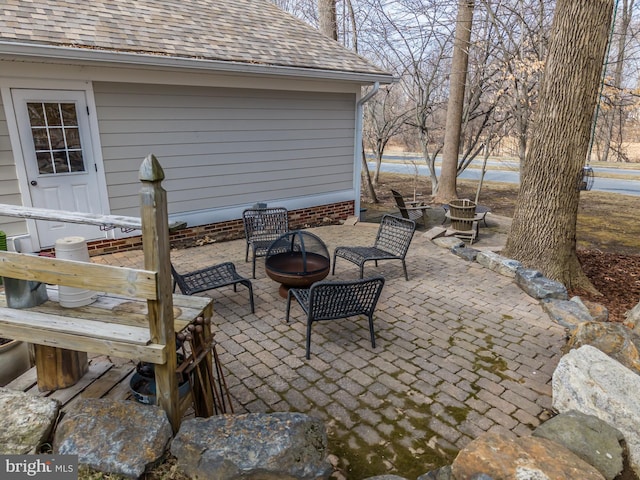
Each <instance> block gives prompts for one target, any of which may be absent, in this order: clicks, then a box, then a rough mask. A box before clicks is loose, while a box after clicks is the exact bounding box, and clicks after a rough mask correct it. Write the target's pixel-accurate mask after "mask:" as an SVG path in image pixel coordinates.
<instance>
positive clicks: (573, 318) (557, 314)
mask: <svg viewBox="0 0 640 480" xmlns="http://www.w3.org/2000/svg"><path fill="white" fill-rule="evenodd" d="M540 303H541V305H542V309H543V310H544V311H545V312H547V314H548V315H549V317H550V318H551V320H553V321H554V322H556V323H557V324H558V325H560V326H562V327H564V328H566V329H568V330H569V331H570V332H572V331H574V330H575V329H576V328H578V325H580V324H581V323H584V322H591V321H593V317H592V316H591V312H590V311H589V309H588V308H587V307H586V306H585V305H584V304H583V303H582V302H576V301H573V300H559V299H557V298H545V299H544V300H542V301H541V302H540Z"/></svg>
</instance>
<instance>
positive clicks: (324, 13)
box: [318, 0, 338, 40]
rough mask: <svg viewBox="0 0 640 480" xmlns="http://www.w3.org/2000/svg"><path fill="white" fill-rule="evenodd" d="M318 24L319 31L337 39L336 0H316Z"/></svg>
mask: <svg viewBox="0 0 640 480" xmlns="http://www.w3.org/2000/svg"><path fill="white" fill-rule="evenodd" d="M318 24H319V27H320V32H322V33H323V34H324V35H326V36H327V37H329V38H333V39H334V40H338V25H337V19H336V0H318Z"/></svg>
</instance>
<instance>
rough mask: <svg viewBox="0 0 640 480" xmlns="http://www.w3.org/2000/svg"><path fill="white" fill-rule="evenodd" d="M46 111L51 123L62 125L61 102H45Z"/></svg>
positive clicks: (48, 121)
mask: <svg viewBox="0 0 640 480" xmlns="http://www.w3.org/2000/svg"><path fill="white" fill-rule="evenodd" d="M44 113H45V115H46V116H47V123H48V124H49V125H61V124H62V118H61V117H60V104H59V103H45V104H44Z"/></svg>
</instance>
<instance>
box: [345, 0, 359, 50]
mask: <svg viewBox="0 0 640 480" xmlns="http://www.w3.org/2000/svg"><path fill="white" fill-rule="evenodd" d="M346 2H347V8H348V9H349V21H350V22H351V32H352V36H351V41H352V42H353V51H354V52H356V53H358V24H357V22H356V14H355V12H354V11H353V4H352V3H351V0H346Z"/></svg>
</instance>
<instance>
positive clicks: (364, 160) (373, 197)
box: [362, 144, 380, 203]
mask: <svg viewBox="0 0 640 480" xmlns="http://www.w3.org/2000/svg"><path fill="white" fill-rule="evenodd" d="M362 176H363V177H364V181H365V182H364V183H365V188H366V189H367V195H369V198H370V199H371V203H380V201H379V200H378V197H377V196H376V190H375V188H373V185H372V184H371V174H370V173H369V165H367V154H366V153H364V144H363V145H362Z"/></svg>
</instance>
